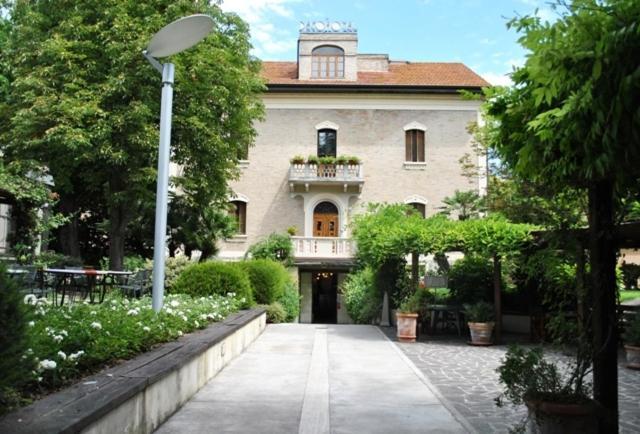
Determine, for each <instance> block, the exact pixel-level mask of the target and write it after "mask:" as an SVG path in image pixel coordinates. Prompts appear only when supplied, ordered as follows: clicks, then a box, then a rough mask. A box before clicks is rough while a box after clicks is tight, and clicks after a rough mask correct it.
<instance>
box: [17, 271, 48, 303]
mask: <svg viewBox="0 0 640 434" xmlns="http://www.w3.org/2000/svg"><path fill="white" fill-rule="evenodd" d="M9 270H10V271H9V275H10V276H11V278H12V279H13V280H14V281H15V282H16V284H17V285H18V288H19V289H20V291H21V292H24V293H25V294H34V295H36V296H38V297H42V296H43V295H45V291H44V289H43V287H42V284H41V283H42V282H41V280H40V273H39V271H38V268H37V267H36V266H33V265H12V266H11V267H10V269H9Z"/></svg>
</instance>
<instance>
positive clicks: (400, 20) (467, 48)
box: [222, 0, 556, 84]
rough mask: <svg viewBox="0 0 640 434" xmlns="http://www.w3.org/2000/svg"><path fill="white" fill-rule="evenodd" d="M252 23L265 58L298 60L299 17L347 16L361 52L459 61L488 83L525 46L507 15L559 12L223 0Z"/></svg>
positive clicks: (506, 2) (395, 2)
mask: <svg viewBox="0 0 640 434" xmlns="http://www.w3.org/2000/svg"><path fill="white" fill-rule="evenodd" d="M222 8H223V9H224V10H227V11H234V12H236V13H238V14H239V15H240V16H241V17H242V18H243V19H244V20H245V21H247V22H248V23H249V25H250V26H251V37H252V43H253V46H254V51H253V53H254V54H255V55H256V56H258V57H259V58H261V59H263V60H295V57H296V42H297V38H298V29H299V22H300V21H304V22H306V21H315V20H325V19H327V18H328V19H330V20H339V21H350V22H352V23H353V25H354V27H356V28H357V29H358V51H359V52H360V53H386V54H389V57H390V58H391V59H393V60H411V61H434V62H463V63H464V64H466V65H467V66H469V67H470V68H472V69H473V70H474V71H476V72H477V73H479V74H480V75H482V76H483V77H484V78H485V79H487V80H488V81H489V82H491V83H493V84H508V83H509V78H508V76H506V75H505V74H508V73H509V72H510V71H511V70H512V68H513V66H514V65H519V64H521V63H522V62H523V60H524V57H525V52H524V51H523V49H522V48H521V47H520V46H519V45H518V43H517V39H518V35H517V33H516V32H515V31H513V30H507V28H506V23H507V21H508V19H509V18H512V17H515V16H517V15H524V14H531V13H533V12H534V11H535V10H536V9H538V15H539V16H540V17H541V18H543V19H548V20H553V19H554V17H556V13H555V12H554V11H553V10H552V9H551V8H550V6H549V3H548V0H375V1H374V0H352V1H340V0H225V1H224V2H223V4H222Z"/></svg>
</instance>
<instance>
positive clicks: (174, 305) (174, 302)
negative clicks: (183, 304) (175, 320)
mask: <svg viewBox="0 0 640 434" xmlns="http://www.w3.org/2000/svg"><path fill="white" fill-rule="evenodd" d="M169 304H170V305H171V307H178V306H180V302H179V301H178V300H171V301H170V302H169Z"/></svg>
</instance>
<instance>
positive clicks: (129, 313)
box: [127, 309, 140, 316]
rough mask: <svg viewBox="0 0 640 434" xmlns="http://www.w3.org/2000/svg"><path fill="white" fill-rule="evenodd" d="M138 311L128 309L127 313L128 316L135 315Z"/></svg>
mask: <svg viewBox="0 0 640 434" xmlns="http://www.w3.org/2000/svg"><path fill="white" fill-rule="evenodd" d="M138 313H140V312H139V311H138V309H129V311H127V315H129V316H136V315H138Z"/></svg>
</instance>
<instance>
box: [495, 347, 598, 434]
mask: <svg viewBox="0 0 640 434" xmlns="http://www.w3.org/2000/svg"><path fill="white" fill-rule="evenodd" d="M580 348H581V349H580ZM585 348H586V346H584V345H583V346H582V347H579V350H578V356H577V357H576V359H575V360H574V361H573V362H572V363H570V364H569V365H568V369H560V368H559V367H558V366H557V365H556V364H554V363H552V362H549V361H547V360H545V358H544V356H543V353H542V348H539V347H536V348H532V349H529V350H525V349H523V348H521V347H518V346H517V345H514V346H511V347H509V349H508V351H507V353H506V355H505V358H504V359H503V360H502V364H501V365H500V366H499V367H498V369H496V371H497V372H498V374H499V382H500V383H501V384H502V385H503V386H504V392H503V393H502V394H501V395H500V396H499V397H498V398H496V404H497V405H498V406H499V407H501V406H503V405H504V401H505V400H507V401H510V402H511V403H512V404H513V405H522V404H525V405H526V406H527V409H528V410H529V412H528V415H527V417H526V418H525V419H524V420H523V421H521V422H520V424H518V426H517V427H516V429H515V430H513V431H516V432H523V431H524V430H525V427H526V425H528V428H529V429H528V432H533V433H542V434H545V433H581V434H589V433H596V432H597V431H598V417H599V413H600V412H599V407H598V405H597V403H596V402H595V401H593V400H592V399H591V398H590V394H591V385H590V384H589V383H588V382H586V381H585V376H586V375H587V373H588V372H589V371H590V366H591V362H590V357H589V352H588V351H585V350H584V349H585Z"/></svg>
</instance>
